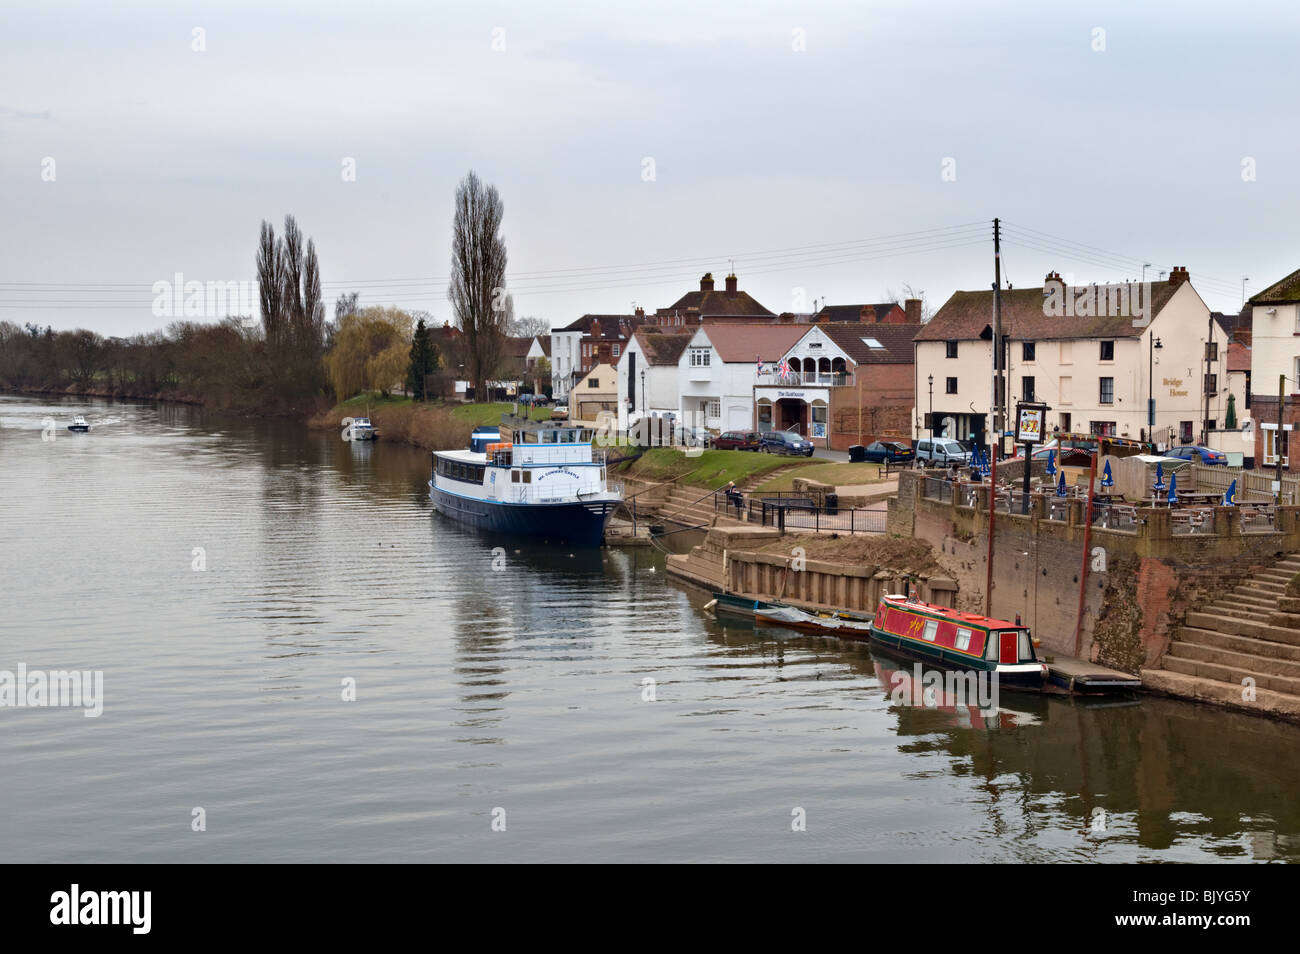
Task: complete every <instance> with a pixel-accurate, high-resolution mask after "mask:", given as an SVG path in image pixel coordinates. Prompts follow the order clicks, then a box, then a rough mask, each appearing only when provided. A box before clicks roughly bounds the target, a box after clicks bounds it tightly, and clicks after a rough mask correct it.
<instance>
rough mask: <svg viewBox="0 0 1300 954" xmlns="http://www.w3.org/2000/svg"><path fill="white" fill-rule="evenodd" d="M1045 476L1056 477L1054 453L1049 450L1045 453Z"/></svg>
mask: <svg viewBox="0 0 1300 954" xmlns="http://www.w3.org/2000/svg"><path fill="white" fill-rule="evenodd" d="M1047 476H1048V477H1055V476H1056V451H1054V450H1049V451H1048V452H1047Z"/></svg>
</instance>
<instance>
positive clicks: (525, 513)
mask: <svg viewBox="0 0 1300 954" xmlns="http://www.w3.org/2000/svg"><path fill="white" fill-rule="evenodd" d="M429 499H430V500H432V501H433V506H434V507H435V508H436V509H437V510H438V512H440V513H442V514H444V515H446V516H448V517H450V518H451V519H453V520H456V521H458V522H460V523H464V524H467V525H469V526H471V527H474V528H476V529H478V530H486V531H489V532H491V533H503V534H509V535H512V536H526V537H535V538H538V539H543V540H550V541H553V542H556V543H571V544H574V545H576V546H592V547H598V546H600V545H601V544H602V543H603V542H604V540H605V524H606V523H608V522H609V518H610V517H611V516H613V514H614V509H615V507H617V506H618V501H616V500H599V501H595V500H593V501H587V502H583V501H572V502H563V503H526V504H512V503H501V502H499V501H495V500H480V499H476V498H473V497H464V496H461V495H459V494H453V493H449V492H448V491H446V490H443V489H441V488H439V487H437V486H435V485H434V484H433V483H432V482H430V484H429Z"/></svg>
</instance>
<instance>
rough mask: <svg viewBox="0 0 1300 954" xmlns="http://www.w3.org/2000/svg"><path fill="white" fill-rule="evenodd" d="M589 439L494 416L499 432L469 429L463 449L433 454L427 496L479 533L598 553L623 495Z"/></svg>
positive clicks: (564, 427) (574, 431)
mask: <svg viewBox="0 0 1300 954" xmlns="http://www.w3.org/2000/svg"><path fill="white" fill-rule="evenodd" d="M503 432H504V433H505V436H506V439H504V440H503V439H502V433H503ZM591 438H592V431H591V429H590V428H585V427H581V426H579V425H576V424H569V423H567V422H553V421H547V422H537V421H526V420H523V419H520V418H514V417H511V416H509V415H502V426H501V428H489V427H481V428H477V429H475V431H474V433H473V434H472V435H471V436H470V442H469V447H468V448H467V449H466V450H455V451H435V452H434V454H433V473H432V475H431V477H430V480H429V497H430V499H432V500H433V504H434V506H435V507H436V508H437V509H438V510H439V511H441V512H442V513H444V514H446V515H447V516H449V517H451V518H452V519H455V520H459V521H461V522H463V523H467V524H469V525H471V526H474V527H478V528H479V529H483V530H492V531H497V532H500V533H510V534H520V535H525V536H533V537H541V538H543V539H546V540H552V541H556V542H566V543H575V544H584V545H590V546H599V545H600V543H601V542H602V541H603V540H604V537H605V524H606V522H607V521H608V520H609V518H610V516H611V515H612V514H613V513H614V510H615V509H616V508H617V507H618V505H619V504H620V503H621V502H622V500H623V490H622V487H621V485H619V484H617V483H614V484H611V483H610V482H609V480H608V478H607V475H606V473H605V455H604V452H603V451H593V449H592V443H591Z"/></svg>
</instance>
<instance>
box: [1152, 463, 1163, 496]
mask: <svg viewBox="0 0 1300 954" xmlns="http://www.w3.org/2000/svg"><path fill="white" fill-rule="evenodd" d="M1152 488H1153V489H1154V490H1164V489H1165V465H1164V464H1161V463H1159V462H1157V463H1156V482H1155V483H1154V484H1153V485H1152Z"/></svg>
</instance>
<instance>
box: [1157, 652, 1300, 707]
mask: <svg viewBox="0 0 1300 954" xmlns="http://www.w3.org/2000/svg"><path fill="white" fill-rule="evenodd" d="M1162 665H1163V666H1164V668H1165V669H1166V670H1167V671H1169V672H1181V673H1183V674H1184V675H1187V676H1199V677H1201V678H1202V679H1213V680H1215V681H1217V682H1224V683H1229V684H1232V685H1236V686H1239V687H1242V686H1244V685H1245V684H1244V683H1243V680H1245V679H1253V680H1255V686H1256V688H1259V689H1269V690H1271V691H1273V692H1278V693H1282V694H1284V695H1289V696H1295V697H1296V699H1297V701H1300V678H1296V677H1292V676H1277V675H1272V674H1270V673H1261V672H1256V671H1254V670H1252V669H1247V668H1243V667H1242V666H1235V665H1225V664H1223V663H1212V662H1202V661H1200V660H1196V659H1189V658H1187V657H1185V656H1165V658H1164V661H1163V663H1162Z"/></svg>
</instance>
